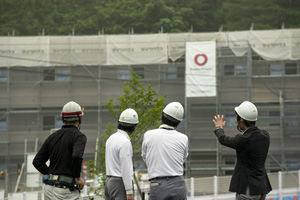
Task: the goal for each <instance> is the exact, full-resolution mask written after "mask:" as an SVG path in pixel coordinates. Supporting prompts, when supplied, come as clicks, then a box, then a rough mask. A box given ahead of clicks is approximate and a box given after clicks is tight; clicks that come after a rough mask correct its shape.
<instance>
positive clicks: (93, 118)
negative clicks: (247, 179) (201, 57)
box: [0, 29, 300, 193]
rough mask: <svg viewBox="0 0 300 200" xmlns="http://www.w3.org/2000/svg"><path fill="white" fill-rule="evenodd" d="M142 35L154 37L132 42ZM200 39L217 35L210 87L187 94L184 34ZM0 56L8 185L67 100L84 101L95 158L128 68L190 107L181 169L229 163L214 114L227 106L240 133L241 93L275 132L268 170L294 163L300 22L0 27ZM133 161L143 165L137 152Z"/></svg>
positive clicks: (0, 157) (216, 171) (2, 161)
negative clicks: (283, 25)
mask: <svg viewBox="0 0 300 200" xmlns="http://www.w3.org/2000/svg"><path fill="white" fill-rule="evenodd" d="M250 34H253V35H255V37H256V40H257V41H258V40H259V42H260V43H259V44H258V42H255V41H254V40H253V36H251V37H252V39H249V38H250V36H249V35H250ZM233 36H236V37H233ZM144 37H148V38H144ZM239 37H240V38H239ZM275 37H276V38H275ZM128 38H129V39H128ZM274 38H275V39H274ZM145 41H147V45H149V46H150V47H149V46H147V47H145V48H144V49H143V50H141V49H142V48H141V47H138V48H136V47H135V45H137V44H138V45H140V44H141V43H142V42H145ZM200 41H215V42H216V85H215V86H216V96H213V97H192V98H187V97H186V94H185V90H186V84H185V80H186V76H187V75H188V74H186V73H185V68H186V63H185V43H186V42H200ZM112 44H113V45H112ZM60 45H62V46H63V47H61V46H60ZM255 45H256V46H255ZM259 45H261V47H262V50H261V49H258V46H259ZM103 46H104V47H103ZM112 46H113V47H112ZM135 48H136V49H138V50H139V51H138V50H136V49H135ZM263 48H265V49H267V50H265V51H264V49H263ZM78 49H80V50H78ZM280 49H281V50H280ZM137 51H138V52H137ZM271 51H272V52H271ZM110 52H112V53H115V54H117V55H112V53H110ZM270 52H271V53H270ZM264 53H268V55H265V54H264ZM132 54H136V55H135V57H134V58H131V57H130V56H131V55H132ZM99 55H101V56H99ZM151 56H152V57H151ZM275 57H276V58H275ZM144 58H145V59H144ZM0 60H1V61H0V134H1V140H0V171H2V173H1V175H0V189H5V190H6V191H7V192H9V193H10V192H14V190H15V187H16V183H17V179H18V175H19V174H20V173H21V171H23V176H22V177H21V181H20V182H21V183H22V182H24V183H25V182H26V176H25V174H26V167H28V166H26V164H24V165H23V163H26V159H27V154H34V152H36V151H37V150H38V149H39V148H40V146H41V144H42V143H43V142H44V140H45V139H46V138H47V136H48V135H49V134H50V132H51V129H53V128H60V127H61V125H62V122H61V117H60V112H61V109H62V106H63V105H64V104H65V103H66V102H68V101H70V100H73V101H76V102H77V103H79V104H80V105H81V106H83V107H84V112H85V115H84V117H83V122H82V126H81V130H82V132H83V133H85V134H86V136H87V139H88V141H87V145H86V150H85V154H84V160H85V161H88V160H93V159H94V158H95V147H96V140H97V138H100V136H101V135H103V134H104V133H105V129H106V124H107V123H108V122H112V123H115V122H114V120H113V119H112V117H111V116H110V113H109V112H108V109H107V108H106V107H105V104H106V103H107V101H108V99H111V98H113V99H115V100H116V99H117V97H119V96H121V95H123V87H124V86H125V84H124V82H125V81H128V80H130V78H131V73H130V71H131V70H134V71H135V72H136V73H137V74H138V75H139V76H140V77H141V79H140V81H141V82H142V83H143V84H144V85H147V84H152V85H153V88H154V89H155V90H156V91H157V93H158V94H159V96H163V95H166V101H165V104H167V103H169V102H171V101H178V102H180V103H182V104H183V105H184V107H185V108H186V110H185V118H184V120H183V122H182V123H181V125H180V127H179V131H181V132H184V133H186V134H187V135H188V136H189V140H190V147H189V148H190V149H189V151H190V154H189V157H188V160H187V163H186V174H185V176H186V177H204V176H213V175H230V174H231V173H232V171H233V168H234V165H235V162H236V156H235V151H234V150H232V149H229V148H227V147H222V146H220V145H219V144H218V142H217V140H216V137H215V135H214V133H213V130H214V124H213V122H212V119H213V117H214V115H216V114H223V115H224V116H225V120H226V121H227V124H226V128H225V132H226V133H227V134H228V135H234V134H237V133H238V131H237V130H236V125H235V113H234V107H235V106H238V105H239V104H240V103H241V102H243V101H245V100H249V101H252V102H253V103H254V104H255V105H256V106H257V108H258V116H259V117H258V122H257V124H258V126H259V127H260V128H261V129H265V130H267V131H269V133H270V136H271V146H270V151H269V156H268V159H267V162H266V168H267V170H268V172H276V171H292V170H299V169H300V160H299V158H300V147H299V142H300V131H299V130H300V30H299V29H293V30H273V31H242V32H233V33H223V32H217V33H186V34H154V35H126V36H125V35H120V36H105V35H100V36H85V37H81V36H61V37H60V36H56V37H50V36H40V37H1V38H0ZM136 164H137V166H136V168H137V169H138V170H141V171H144V172H145V169H146V167H145V165H144V164H143V162H142V161H137V162H136ZM22 168H23V169H22ZM5 173H6V174H5ZM20 187H21V188H20V190H24V188H25V187H26V186H25V185H23V186H22V185H21V186H20Z"/></svg>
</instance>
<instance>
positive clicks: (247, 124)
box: [235, 112, 256, 127]
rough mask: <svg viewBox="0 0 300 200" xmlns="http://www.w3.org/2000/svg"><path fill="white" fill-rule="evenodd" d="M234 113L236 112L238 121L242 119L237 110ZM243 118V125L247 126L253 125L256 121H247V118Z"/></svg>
mask: <svg viewBox="0 0 300 200" xmlns="http://www.w3.org/2000/svg"><path fill="white" fill-rule="evenodd" d="M235 114H236V120H237V121H240V120H241V119H242V117H241V116H239V114H238V113H237V112H235ZM243 120H244V122H245V125H246V126H247V127H251V126H255V124H256V121H248V120H245V119H243Z"/></svg>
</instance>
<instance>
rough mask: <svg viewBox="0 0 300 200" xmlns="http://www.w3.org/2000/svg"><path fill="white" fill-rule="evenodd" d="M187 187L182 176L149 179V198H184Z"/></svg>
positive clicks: (170, 199) (181, 199) (183, 199)
mask: <svg viewBox="0 0 300 200" xmlns="http://www.w3.org/2000/svg"><path fill="white" fill-rule="evenodd" d="M186 196H187V189H186V185H185V181H184V179H183V177H182V176H177V177H172V178H159V179H154V180H151V182H150V193H149V200H185V199H187V198H186Z"/></svg>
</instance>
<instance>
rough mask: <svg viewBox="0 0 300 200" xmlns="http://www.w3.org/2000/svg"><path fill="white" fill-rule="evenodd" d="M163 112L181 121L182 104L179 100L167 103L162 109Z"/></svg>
mask: <svg viewBox="0 0 300 200" xmlns="http://www.w3.org/2000/svg"><path fill="white" fill-rule="evenodd" d="M163 112H164V113H166V114H167V115H169V116H171V117H173V118H174V119H176V120H178V121H182V119H183V114H184V110H183V107H182V105H181V104H180V103H179V102H172V103H169V104H168V105H167V106H166V107H165V108H164V109H163Z"/></svg>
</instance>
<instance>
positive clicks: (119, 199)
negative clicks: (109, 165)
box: [105, 176, 126, 200]
mask: <svg viewBox="0 0 300 200" xmlns="http://www.w3.org/2000/svg"><path fill="white" fill-rule="evenodd" d="M105 200H126V191H125V187H124V183H123V179H122V178H121V177H113V176H112V177H108V178H107V179H106V182H105Z"/></svg>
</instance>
